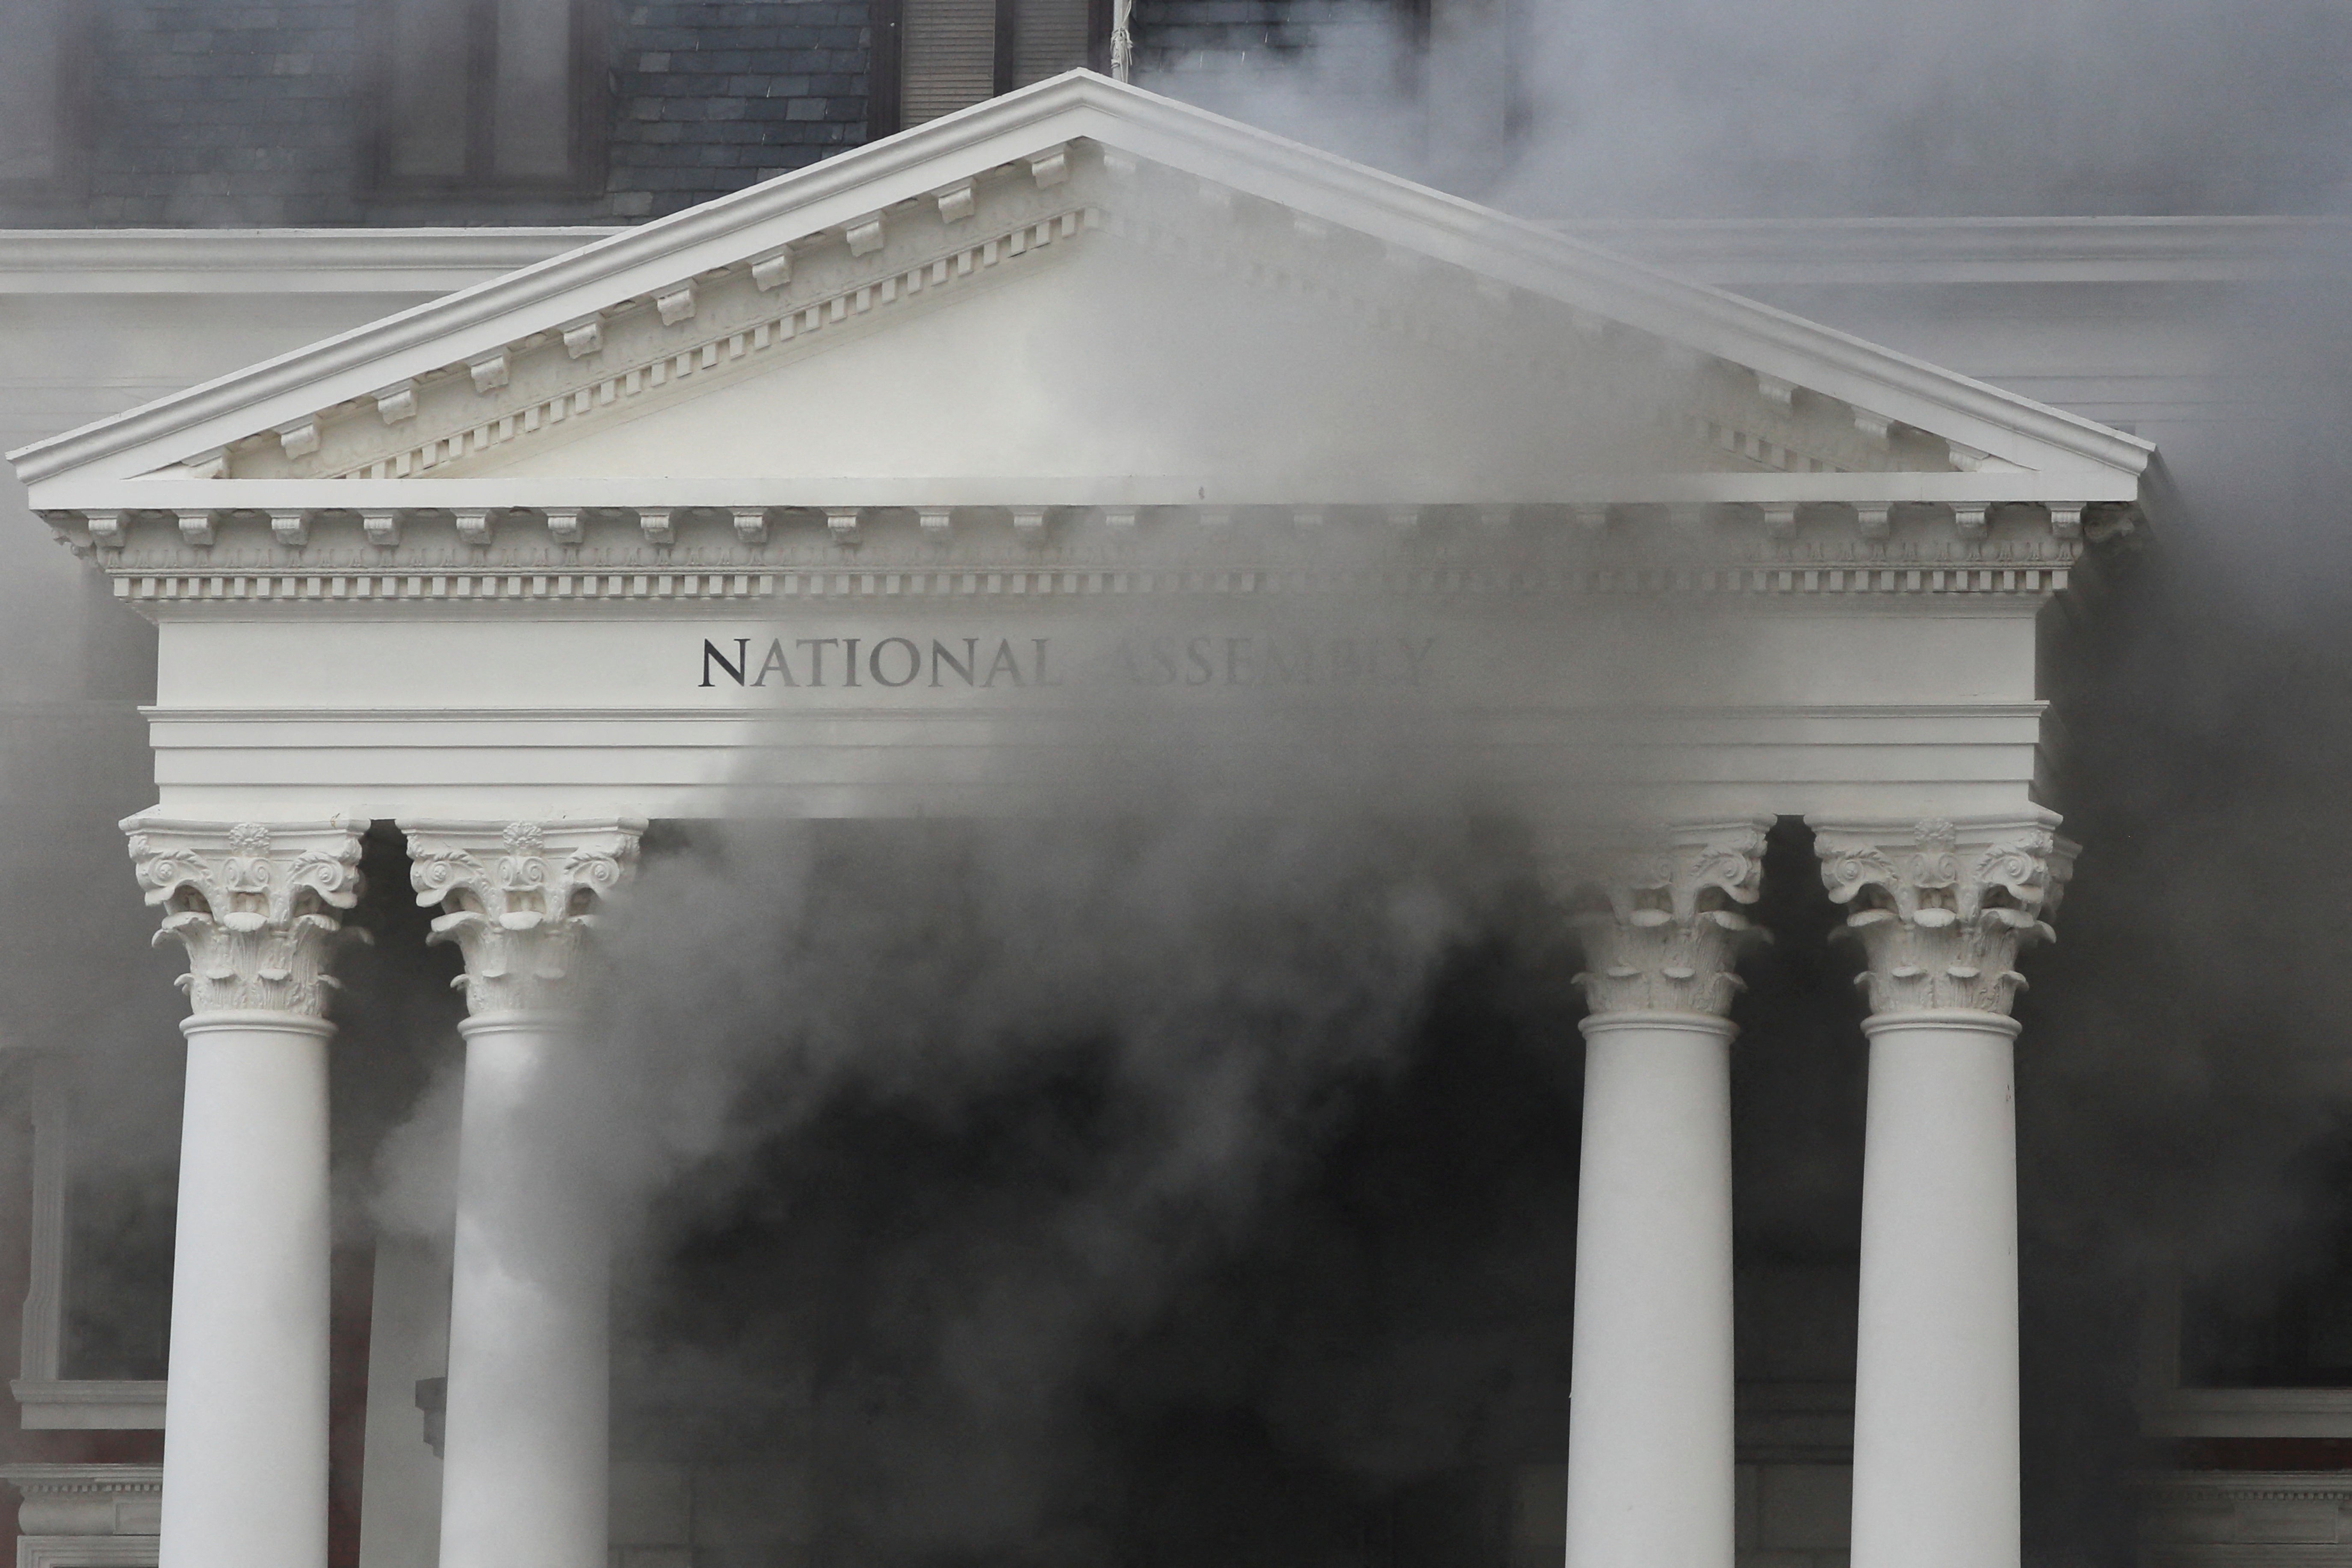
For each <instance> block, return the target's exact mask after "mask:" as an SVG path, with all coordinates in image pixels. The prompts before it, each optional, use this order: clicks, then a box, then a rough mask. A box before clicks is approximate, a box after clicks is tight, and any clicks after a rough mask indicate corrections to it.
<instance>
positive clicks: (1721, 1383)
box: [1549, 821, 1768, 1568]
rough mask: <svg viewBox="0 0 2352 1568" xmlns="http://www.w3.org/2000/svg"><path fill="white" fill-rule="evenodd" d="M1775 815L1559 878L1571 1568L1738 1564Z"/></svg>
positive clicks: (1677, 839)
mask: <svg viewBox="0 0 2352 1568" xmlns="http://www.w3.org/2000/svg"><path fill="white" fill-rule="evenodd" d="M1766 826H1768V824H1767V823H1766V822H1764V821H1748V822H1733V823H1723V824H1707V825H1700V826H1688V827H1681V828H1676V829H1674V830H1671V831H1670V832H1669V833H1667V834H1666V835H1664V839H1663V842H1662V843H1661V844H1659V845H1658V846H1656V847H1649V848H1645V849H1643V850H1642V851H1640V852H1636V853H1631V854H1627V853H1619V854H1615V855H1603V856H1600V857H1597V858H1593V857H1575V856H1570V857H1568V858H1564V859H1557V860H1555V861H1554V863H1553V865H1552V866H1551V867H1550V868H1549V869H1550V872H1551V875H1552V876H1553V878H1554V879H1555V882H1556V883H1559V884H1565V885H1564V886H1563V887H1562V888H1561V890H1562V891H1563V892H1567V893H1569V894H1570V895H1571V896H1578V895H1580V901H1581V902H1582V903H1583V904H1584V905H1585V906H1586V907H1585V909H1584V912H1582V913H1580V914H1579V915H1578V916H1577V917H1576V923H1577V925H1578V927H1579V928H1580V931H1582V933H1583V937H1584V950H1585V964H1586V972H1585V973H1583V974H1581V975H1580V976H1578V980H1579V983H1580V984H1582V985H1583V986H1584V989H1585V995H1586V998H1587V999H1588V1000H1589V1001H1590V1003H1591V1008H1592V1011H1591V1015H1590V1016H1588V1017H1586V1019H1585V1020H1584V1024H1583V1030H1584V1038H1585V1053H1584V1141H1583V1153H1582V1164H1581V1168H1580V1174H1579V1178H1578V1185H1577V1200H1576V1205H1577V1207H1576V1215H1577V1219H1576V1329H1575V1337H1574V1346H1573V1351H1572V1355H1573V1369H1572V1373H1571V1376H1572V1380H1573V1381H1572V1391H1571V1399H1570V1406H1569V1439H1568V1564H1569V1568H1626V1565H1628V1564H1636V1563H1638V1564H1641V1565H1642V1568H1730V1564H1731V1561H1732V1542H1733V1471H1732V1408H1731V1400H1732V1367H1731V1331H1732V1319H1731V1086H1730V1055H1729V1047H1730V1044H1731V1037H1732V1033H1733V1029H1732V1025H1731V1021H1730V1020H1729V1019H1728V1018H1727V1017H1726V1016H1724V1015H1725V1012H1726V1011H1727V1008H1728V1007H1729V1006H1730V1004H1731V997H1732V994H1734V993H1735V992H1736V991H1737V990H1738V986H1739V981H1738V976H1736V975H1735V974H1733V973H1732V962H1733V960H1734V958H1735V956H1736V954H1737V949H1738V944H1739V942H1740V941H1741V939H1742V937H1743V936H1744V935H1745V934H1746V933H1747V931H1748V920H1747V917H1746V916H1745V915H1743V914H1742V913H1741V912H1740V906H1742V905H1744V904H1750V903H1753V902H1755V901H1756V896H1757V890H1758V887H1759V883H1760V882H1761V880H1762V875H1763V862H1762V856H1763V851H1764V830H1765V828H1766Z"/></svg>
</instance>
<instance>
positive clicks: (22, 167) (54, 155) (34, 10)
mask: <svg viewBox="0 0 2352 1568" xmlns="http://www.w3.org/2000/svg"><path fill="white" fill-rule="evenodd" d="M64 75H65V6H64V5H63V4H61V3H60V0H0V180H47V179H53V178H55V177H56V176H57V175H58V174H59V173H61V172H62V165H63V163H64V162H65V147H64V142H65V137H64V134H63V130H64V117H65V103H64V81H63V78H64Z"/></svg>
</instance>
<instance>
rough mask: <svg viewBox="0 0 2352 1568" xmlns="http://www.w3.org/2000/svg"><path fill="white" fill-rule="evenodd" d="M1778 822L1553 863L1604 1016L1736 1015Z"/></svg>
mask: <svg viewBox="0 0 2352 1568" xmlns="http://www.w3.org/2000/svg"><path fill="white" fill-rule="evenodd" d="M1769 826H1771V824H1770V821H1769V819H1768V818H1762V817H1758V818H1753V819H1749V820H1745V821H1738V822H1724V823H1696V824H1689V825H1684V826H1675V827H1671V828H1668V829H1665V830H1664V831H1663V832H1662V833H1660V834H1659V835H1657V837H1656V838H1655V839H1654V841H1653V842H1651V843H1647V844H1641V845H1623V844H1620V845H1616V846H1612V847H1604V848H1601V849H1598V850H1591V851H1582V850H1571V851H1566V852H1561V853H1556V854H1553V855H1551V856H1549V857H1547V859H1546V863H1545V867H1544V869H1545V874H1546V876H1547V878H1548V879H1549V881H1550V882H1551V884H1552V887H1553V889H1554V891H1555V893H1556V894H1558V895H1559V896H1560V897H1561V898H1563V899H1565V900H1570V901H1571V902H1572V903H1576V904H1580V905H1581V906H1582V907H1581V908H1580V911H1579V912H1578V913H1576V914H1575V915H1573V916H1572V917H1571V918H1572V920H1573V921H1574V923H1575V925H1576V928H1577V930H1578V931H1580V933H1581V934H1582V936H1583V939H1584V958H1585V972H1584V973H1581V974H1580V975H1578V976H1577V977H1576V980H1577V984H1580V985H1581V986H1583V987H1584V994H1585V998H1586V1000H1587V1001H1588V1002H1589V1003H1590V1004H1591V1008H1592V1011H1593V1012H1594V1013H1595V1014H1604V1013H1634V1012H1666V1013H1712V1014H1716V1015H1718V1016H1720V1015H1722V1014H1724V1013H1726V1012H1727V1011H1729V1010H1730V1006H1731V999H1732V997H1733V996H1734V995H1735V994H1738V991H1739V989H1740V982H1739V977H1738V975H1737V974H1735V973H1732V964H1733V963H1734V962H1735V961H1736V960H1737V959H1738V952H1739V948H1740V945H1741V944H1742V942H1744V941H1745V940H1746V939H1747V938H1748V936H1749V935H1750V933H1751V930H1752V928H1751V926H1750V923H1749V921H1748V917H1747V916H1746V915H1745V914H1743V913H1741V912H1740V906H1742V905H1745V904H1752V903H1754V902H1755V901H1756V899H1757V895H1758V893H1759V890H1760V889H1761V887H1762V884H1763V879H1764V834H1765V830H1766V829H1767V828H1768V827H1769Z"/></svg>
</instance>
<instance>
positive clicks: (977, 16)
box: [873, 0, 1110, 136]
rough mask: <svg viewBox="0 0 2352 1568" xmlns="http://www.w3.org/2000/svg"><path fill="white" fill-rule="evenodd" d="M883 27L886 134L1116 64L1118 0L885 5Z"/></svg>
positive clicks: (881, 115) (879, 68)
mask: <svg viewBox="0 0 2352 1568" xmlns="http://www.w3.org/2000/svg"><path fill="white" fill-rule="evenodd" d="M876 22H877V27H876V32H877V46H878V47H877V49H876V56H877V58H876V60H875V73H874V74H875V78H876V81H877V87H879V88H880V89H881V90H880V91H877V93H876V94H875V100H874V110H875V112H874V121H875V123H874V127H873V130H874V132H875V134H877V135H886V136H887V135H888V134H889V133H890V132H893V131H898V130H903V129H904V128H906V127H907V126H909V125H920V124H922V123H923V122H924V121H927V120H936V119H938V118H939V117H940V115H942V114H949V113H952V112H953V111H955V110H959V109H964V108H968V107H970V106H971V105H972V104H975V103H978V102H979V101H980V100H982V99H984V98H989V97H992V96H994V95H995V94H997V93H1000V92H1010V91H1012V90H1013V89H1014V88H1016V87H1026V86H1028V85H1029V84H1030V83H1031V82H1034V81H1043V80H1045V79H1046V78H1047V77H1049V76H1058V75H1059V74H1061V73H1062V72H1063V71H1066V70H1068V69H1070V68H1072V67H1074V66H1084V65H1091V66H1093V67H1094V68H1096V69H1097V70H1103V69H1108V64H1109V47H1110V5H1109V3H1108V0H879V3H878V4H877V10H876ZM893 46H895V48H894V47H893ZM893 53H895V55H896V57H897V58H895V59H892V58H888V57H889V56H890V55H892V54H893ZM892 89H896V90H895V92H894V91H893V90H892Z"/></svg>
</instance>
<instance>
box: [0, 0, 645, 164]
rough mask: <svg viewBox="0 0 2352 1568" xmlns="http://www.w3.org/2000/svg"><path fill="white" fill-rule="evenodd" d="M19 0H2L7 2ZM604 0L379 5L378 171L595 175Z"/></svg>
mask: <svg viewBox="0 0 2352 1568" xmlns="http://www.w3.org/2000/svg"><path fill="white" fill-rule="evenodd" d="M10 3H11V0H0V5H6V4H10ZM600 4H601V0H368V4H367V7H366V14H367V15H368V16H369V17H370V19H371V20H372V21H373V25H374V26H375V27H376V28H377V31H376V33H375V35H374V40H373V41H374V43H375V46H376V48H377V52H378V56H379V58H380V59H381V61H382V65H381V70H382V72H383V74H382V77H381V78H380V87H379V90H378V93H377V103H376V115H377V121H376V137H377V155H376V174H377V177H378V178H379V179H381V180H383V181H385V182H387V183H389V184H394V185H416V186H421V187H426V188H442V189H447V188H451V187H465V186H474V187H485V188H497V187H500V186H508V187H512V186H521V187H541V188H544V187H548V186H560V185H564V184H576V183H579V182H582V181H586V180H593V178H594V177H595V176H596V174H597V172H598V171H597V170H596V169H595V168H594V167H593V166H592V165H593V163H595V162H596V159H597V153H595V152H594V149H596V148H599V147H601V145H602V132H603V116H604V109H603V102H602V89H601V86H600V84H601V83H602V81H603V79H604V72H603V70H602V69H601V68H599V65H600V62H599V61H598V60H597V58H596V57H597V55H598V53H599V50H600V47H601V43H600V41H601V37H602V34H601V32H600V31H599V30H597V29H596V28H594V27H593V26H590V23H591V21H592V20H593V17H594V16H595V15H596V13H597V11H598V9H599V6H600Z"/></svg>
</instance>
